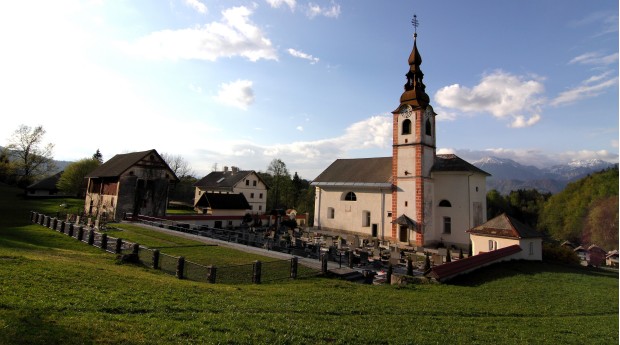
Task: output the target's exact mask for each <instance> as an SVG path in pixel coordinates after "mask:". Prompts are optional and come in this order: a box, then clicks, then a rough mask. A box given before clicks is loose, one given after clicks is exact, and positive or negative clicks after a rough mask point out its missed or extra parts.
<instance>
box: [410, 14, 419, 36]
mask: <svg viewBox="0 0 620 345" xmlns="http://www.w3.org/2000/svg"><path fill="white" fill-rule="evenodd" d="M411 25H413V36H414V37H418V26H419V25H420V22H418V16H417V15H415V14H414V15H413V19H411Z"/></svg>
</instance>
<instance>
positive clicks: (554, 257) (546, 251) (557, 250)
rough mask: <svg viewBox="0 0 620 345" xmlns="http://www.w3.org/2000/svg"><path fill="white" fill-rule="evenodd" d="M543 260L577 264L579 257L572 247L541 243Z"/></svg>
mask: <svg viewBox="0 0 620 345" xmlns="http://www.w3.org/2000/svg"><path fill="white" fill-rule="evenodd" d="M542 255H543V260H544V261H548V262H559V263H565V264H574V265H579V262H580V259H579V256H578V255H577V253H575V252H574V251H573V250H572V249H570V248H566V247H562V246H559V245H557V244H551V243H543V251H542Z"/></svg>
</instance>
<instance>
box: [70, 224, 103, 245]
mask: <svg viewBox="0 0 620 345" xmlns="http://www.w3.org/2000/svg"><path fill="white" fill-rule="evenodd" d="M63 223H64V222H63ZM93 244H95V230H93V229H90V230H88V245H90V246H92V245H93Z"/></svg>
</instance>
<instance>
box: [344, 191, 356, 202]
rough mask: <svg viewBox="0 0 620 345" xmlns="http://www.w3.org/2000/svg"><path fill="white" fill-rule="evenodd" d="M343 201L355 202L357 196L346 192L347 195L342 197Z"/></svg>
mask: <svg viewBox="0 0 620 345" xmlns="http://www.w3.org/2000/svg"><path fill="white" fill-rule="evenodd" d="M344 200H346V201H357V196H356V195H355V193H353V192H348V193H347V195H345V196H344Z"/></svg>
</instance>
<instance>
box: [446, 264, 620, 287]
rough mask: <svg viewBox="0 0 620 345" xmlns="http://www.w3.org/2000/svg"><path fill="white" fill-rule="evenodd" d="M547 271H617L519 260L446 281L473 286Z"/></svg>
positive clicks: (614, 274)
mask: <svg viewBox="0 0 620 345" xmlns="http://www.w3.org/2000/svg"><path fill="white" fill-rule="evenodd" d="M548 272H554V273H572V274H584V275H589V276H596V277H607V278H615V279H618V272H614V271H610V270H605V269H600V268H594V267H583V266H576V265H567V264H559V263H547V262H535V261H524V260H519V261H509V262H499V263H495V264H492V265H489V266H487V267H483V268H480V269H478V270H476V271H474V272H471V273H468V274H464V275H462V276H458V277H456V278H454V279H452V280H450V281H448V282H447V284H449V285H457V286H470V287H475V286H480V285H483V284H486V283H489V282H492V281H495V280H498V279H503V278H508V277H513V276H524V275H536V274H540V273H548Z"/></svg>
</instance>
